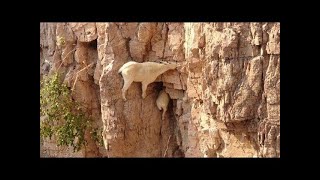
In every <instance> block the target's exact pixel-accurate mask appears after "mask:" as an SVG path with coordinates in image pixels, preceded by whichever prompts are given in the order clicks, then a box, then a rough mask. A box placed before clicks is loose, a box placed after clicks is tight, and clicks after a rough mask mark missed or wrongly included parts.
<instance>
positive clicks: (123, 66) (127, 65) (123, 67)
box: [118, 61, 137, 74]
mask: <svg viewBox="0 0 320 180" xmlns="http://www.w3.org/2000/svg"><path fill="white" fill-rule="evenodd" d="M132 64H137V62H134V61H129V62H127V63H125V64H124V65H122V67H121V68H120V69H119V71H118V73H119V74H120V73H121V72H122V71H123V70H124V69H125V68H127V67H129V66H131V65H132Z"/></svg>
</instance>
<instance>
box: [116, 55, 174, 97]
mask: <svg viewBox="0 0 320 180" xmlns="http://www.w3.org/2000/svg"><path fill="white" fill-rule="evenodd" d="M176 67H177V65H176V64H160V63H155V62H143V63H137V62H134V61H129V62H127V63H125V64H124V65H123V66H122V67H121V68H120V69H119V71H118V73H119V74H120V73H121V75H122V78H123V81H124V84H123V87H122V98H123V100H125V101H126V100H127V99H126V91H127V90H128V89H129V87H130V85H131V83H132V82H141V83H142V98H143V99H144V98H145V97H146V90H147V87H148V85H149V84H150V83H152V82H154V81H155V80H156V79H157V77H158V76H159V75H160V74H162V73H164V72H166V71H168V70H170V69H175V68H176Z"/></svg>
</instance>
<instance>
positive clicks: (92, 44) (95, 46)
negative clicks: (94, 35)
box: [88, 39, 98, 50]
mask: <svg viewBox="0 0 320 180" xmlns="http://www.w3.org/2000/svg"><path fill="white" fill-rule="evenodd" d="M97 44H98V41H97V39H95V40H93V41H90V42H88V45H89V48H91V49H95V50H97Z"/></svg>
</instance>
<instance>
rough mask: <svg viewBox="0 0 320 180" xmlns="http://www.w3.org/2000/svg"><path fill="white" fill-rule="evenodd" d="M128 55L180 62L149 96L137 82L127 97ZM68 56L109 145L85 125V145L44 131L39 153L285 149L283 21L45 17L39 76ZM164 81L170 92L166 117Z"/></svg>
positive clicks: (261, 152) (79, 96)
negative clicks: (61, 144)
mask: <svg viewBox="0 0 320 180" xmlns="http://www.w3.org/2000/svg"><path fill="white" fill-rule="evenodd" d="M61 37H63V39H64V40H65V42H64V44H63V45H61V44H60V41H59V38H61ZM45 59H46V61H45ZM129 60H133V61H136V62H146V61H153V62H157V61H159V60H161V61H167V62H170V63H177V64H179V66H178V68H177V69H175V70H169V71H167V72H165V73H164V74H162V75H160V76H159V77H158V78H157V80H156V81H155V82H154V83H151V84H149V86H148V88H147V96H146V98H145V99H142V97H141V94H142V90H141V83H135V82H134V83H132V84H131V86H130V88H129V89H128V91H127V95H126V97H127V101H123V100H122V96H121V89H122V86H123V79H122V77H121V75H119V74H118V70H119V68H120V67H121V66H122V65H123V64H125V63H126V62H128V61H129ZM61 63H62V65H61V68H59V71H60V72H61V73H63V74H64V75H65V81H64V82H65V83H66V84H67V85H68V86H69V87H74V89H75V90H74V92H75V93H74V99H75V100H76V101H80V102H83V103H85V104H86V109H87V112H88V114H89V115H91V116H92V117H94V119H95V125H96V126H97V127H103V139H104V147H99V146H98V145H96V144H95V143H94V142H91V141H90V140H89V139H90V138H89V134H88V137H87V139H88V141H89V144H88V146H87V147H86V148H85V149H84V150H82V151H81V152H80V153H75V154H73V153H66V152H67V151H66V149H58V148H56V147H55V146H54V144H52V142H50V141H49V140H47V141H45V142H44V144H43V145H42V147H41V149H42V150H41V152H42V153H43V155H42V156H58V157H60V156H80V157H101V156H103V157H280V23H41V24H40V75H43V74H47V73H51V72H55V71H57V69H58V66H59V65H60V64H61ZM85 67H87V68H86V69H85V70H83V71H80V70H82V69H83V68H85ZM146 76H147V75H146ZM76 79H77V81H75V80H76ZM75 82H76V83H75ZM162 89H164V90H165V91H166V92H167V93H168V94H169V96H170V98H171V100H170V102H169V106H168V111H167V112H166V116H165V119H164V120H162V119H161V114H162V112H161V111H159V109H158V108H157V106H156V99H157V97H158V93H159V92H160V90H162Z"/></svg>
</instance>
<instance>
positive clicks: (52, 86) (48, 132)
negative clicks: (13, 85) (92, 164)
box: [40, 73, 102, 151]
mask: <svg viewBox="0 0 320 180" xmlns="http://www.w3.org/2000/svg"><path fill="white" fill-rule="evenodd" d="M40 84H41V89H40V115H41V116H44V117H46V118H44V119H42V120H41V121H40V137H41V138H46V137H49V138H50V139H51V137H52V136H55V137H56V142H57V145H58V146H63V145H65V146H72V147H73V149H74V151H79V150H80V149H81V148H82V147H83V146H84V145H86V141H85V138H84V135H85V131H86V130H87V129H88V128H90V129H91V130H92V129H94V128H92V125H91V122H92V121H91V120H90V118H88V117H87V116H86V115H85V113H84V112H83V110H82V108H81V105H80V104H79V103H76V102H75V101H73V99H72V96H71V91H70V90H69V88H68V87H67V86H66V85H65V84H63V83H62V82H61V77H60V75H59V74H58V73H55V74H53V75H51V76H49V77H45V78H44V79H43V80H42V81H41V82H40ZM93 132H95V133H91V134H92V135H93V136H92V138H93V139H94V140H96V141H97V142H99V138H101V139H102V137H101V133H100V134H98V133H97V130H95V129H94V131H93Z"/></svg>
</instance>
